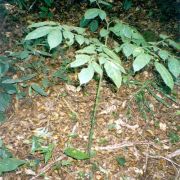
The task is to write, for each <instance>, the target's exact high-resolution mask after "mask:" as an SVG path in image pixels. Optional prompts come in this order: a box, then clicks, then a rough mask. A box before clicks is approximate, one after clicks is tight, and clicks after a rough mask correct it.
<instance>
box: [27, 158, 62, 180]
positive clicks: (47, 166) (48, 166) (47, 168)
mask: <svg viewBox="0 0 180 180" xmlns="http://www.w3.org/2000/svg"><path fill="white" fill-rule="evenodd" d="M65 157H66V155H62V156H60V157H59V158H57V159H56V160H55V161H53V162H51V163H49V164H47V165H46V166H45V167H43V168H42V169H41V170H40V172H39V173H38V174H37V175H36V176H34V177H32V178H31V179H30V180H36V178H38V177H39V176H41V174H43V173H45V172H47V171H48V170H49V169H50V168H51V167H52V166H54V164H56V163H57V162H58V161H61V160H62V159H64V158H65Z"/></svg>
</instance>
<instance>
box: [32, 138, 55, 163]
mask: <svg viewBox="0 0 180 180" xmlns="http://www.w3.org/2000/svg"><path fill="white" fill-rule="evenodd" d="M53 149H54V144H48V146H43V139H42V138H40V137H36V136H34V137H33V138H32V147H31V153H32V154H34V153H35V152H40V153H41V154H43V156H44V162H45V163H47V162H48V161H49V160H50V159H51V157H52V153H53Z"/></svg>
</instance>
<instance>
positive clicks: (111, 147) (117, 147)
mask: <svg viewBox="0 0 180 180" xmlns="http://www.w3.org/2000/svg"><path fill="white" fill-rule="evenodd" d="M150 144H152V143H150V142H143V141H140V142H122V143H120V144H114V145H109V146H104V147H95V148H94V149H95V150H97V151H112V150H116V149H120V148H124V147H129V146H135V145H150Z"/></svg>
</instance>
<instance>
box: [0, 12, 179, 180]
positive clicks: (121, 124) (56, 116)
mask: <svg viewBox="0 0 180 180" xmlns="http://www.w3.org/2000/svg"><path fill="white" fill-rule="evenodd" d="M82 11H83V10H82ZM72 12H76V10H73V9H72ZM133 12H134V11H133V10H132V13H133ZM141 14H142V12H141ZM145 14H146V12H144V16H143V14H142V18H141V19H140V18H139V14H138V13H137V14H136V11H135V12H134V14H133V16H132V17H131V18H130V19H129V20H128V21H130V22H131V21H132V22H136V23H134V24H138V27H139V28H144V27H146V28H147V29H152V27H154V31H155V32H162V31H165V30H166V31H168V29H170V31H171V28H172V26H173V27H176V26H177V25H176V23H175V22H169V23H167V24H166V26H162V24H161V23H159V22H157V21H154V22H153V20H152V19H151V20H149V19H148V18H147V16H145ZM74 15H75V14H74ZM80 15H81V13H80V14H77V16H80ZM120 16H124V17H120V18H122V19H123V18H125V17H126V14H124V15H123V14H121V15H120ZM70 19H71V17H70V18H68V15H67V20H68V23H69V24H71V23H72V24H75V23H76V20H77V18H76V17H74V19H75V21H74V20H72V21H70ZM137 20H138V21H137ZM1 21H2V20H1ZM23 21H24V20H23ZM61 21H63V20H61ZM11 23H12V20H11V18H9V19H8V21H6V22H5V25H4V27H3V28H4V31H6V30H7V27H9V28H10V29H9V30H8V31H9V32H10V38H9V39H8V40H7V44H8V46H5V47H2V48H1V50H0V52H3V51H4V50H6V49H7V48H8V49H9V48H12V47H13V43H9V42H10V41H11V40H10V39H12V37H15V36H16V35H17V34H16V32H15V31H14V30H12V29H11V28H12V27H15V26H17V24H16V23H15V24H14V25H15V26H13V25H12V24H11ZM21 24H22V22H20V25H21ZM23 25H24V24H23ZM18 27H23V26H18ZM18 32H19V31H18ZM20 32H22V28H21V31H20ZM21 36H22V33H20V37H21ZM17 39H18V37H17ZM12 41H13V42H15V41H14V40H12ZM144 76H145V74H144V73H141V74H140V75H138V77H136V78H137V79H143V78H144ZM147 78H148V76H147ZM136 91H138V88H137V87H136V86H131V87H127V86H123V87H122V88H120V90H119V91H118V92H114V91H113V89H112V88H111V87H110V85H109V84H108V83H107V82H106V81H104V82H103V86H102V92H101V94H102V96H101V99H100V106H99V109H98V115H97V125H96V129H95V136H94V144H93V149H94V150H96V155H95V156H94V158H92V160H91V162H92V164H93V169H91V164H89V162H88V161H77V160H73V159H72V158H68V157H63V160H69V161H70V162H71V163H70V165H69V166H61V167H60V168H56V169H55V168H54V167H51V168H49V169H48V171H47V172H46V173H45V176H44V177H37V178H35V179H45V177H48V178H49V179H63V180H64V179H67V180H69V179H90V177H89V174H90V172H93V175H94V179H97V180H98V179H112V180H116V179H149V180H151V179H168V180H171V179H175V178H176V179H178V176H179V175H178V170H179V169H178V166H177V165H175V164H174V163H177V164H179V163H180V158H179V156H176V155H175V156H173V155H172V154H171V153H173V152H175V151H176V150H178V148H179V144H178V143H174V144H173V143H171V142H170V139H169V133H170V132H176V133H179V125H180V124H179V116H178V115H176V111H177V110H178V109H179V103H173V102H172V101H169V103H170V104H171V105H172V107H171V108H166V107H165V106H163V105H162V104H160V103H159V102H157V101H156V100H155V99H154V98H152V97H151V96H147V98H148V100H149V101H150V103H151V106H152V109H154V116H152V115H151V114H148V119H147V120H146V121H145V120H144V119H143V118H142V117H141V115H140V113H139V111H138V107H137V104H136V103H135V102H134V100H133V99H132V97H133V96H132V95H133V94H134V93H135V92H136ZM175 92H176V93H177V99H179V95H180V94H178V93H179V89H178V87H176V88H175ZM48 93H49V96H48V97H40V96H35V97H27V98H25V99H22V100H14V104H13V107H12V109H11V110H10V111H9V119H8V120H7V121H6V122H5V123H4V124H2V125H1V126H0V137H1V138H2V140H3V141H4V143H5V145H6V146H7V147H8V148H9V149H10V150H11V151H12V153H13V154H14V155H15V156H16V157H19V158H21V159H27V160H33V159H40V160H42V161H41V163H40V165H39V166H38V167H36V168H34V169H33V170H32V171H33V172H35V173H36V175H37V174H39V173H42V172H43V171H42V168H43V167H44V166H46V165H45V164H44V163H43V157H42V156H41V155H40V154H38V153H36V154H34V155H31V154H30V151H31V140H32V136H33V135H35V131H36V130H37V128H42V127H43V128H47V129H48V131H49V132H50V133H52V134H51V136H50V137H49V138H48V139H47V140H46V141H47V143H52V142H53V143H54V144H56V145H55V149H54V151H53V157H52V159H51V160H50V162H49V163H48V164H50V163H51V162H53V161H56V159H57V158H58V157H61V156H63V155H62V154H63V150H64V149H65V147H67V146H68V145H70V144H71V145H72V146H73V147H75V148H78V149H81V150H86V149H87V142H88V132H89V127H90V122H89V121H90V120H89V119H90V113H91V110H92V108H93V104H94V100H95V95H96V81H92V82H91V83H90V84H89V85H87V86H86V87H85V88H83V89H81V90H80V91H79V89H77V88H76V87H75V86H73V85H68V84H66V83H60V84H59V85H56V86H53V87H51V88H50V89H49V90H48ZM130 99H132V100H131V106H130V112H131V115H132V116H131V118H128V116H127V109H128V108H127V107H128V102H129V101H130ZM74 114H76V116H74ZM169 154H171V156H168V155H169ZM172 156H173V157H172ZM117 157H123V158H124V159H125V161H126V162H125V164H124V166H120V165H119V164H118V163H117V161H116V158H117ZM170 157H172V158H170ZM48 164H47V166H48ZM29 169H31V168H30V167H29V166H23V167H22V168H20V169H19V170H18V171H17V172H12V173H6V174H5V175H4V176H3V179H8V180H9V179H31V178H32V177H33V176H32V174H33V173H32V172H29V171H28V170H29Z"/></svg>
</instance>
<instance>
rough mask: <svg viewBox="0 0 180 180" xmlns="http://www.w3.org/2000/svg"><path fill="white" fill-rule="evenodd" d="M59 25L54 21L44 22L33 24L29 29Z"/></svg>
mask: <svg viewBox="0 0 180 180" xmlns="http://www.w3.org/2000/svg"><path fill="white" fill-rule="evenodd" d="M55 25H58V23H56V22H53V21H44V22H38V23H33V24H31V25H30V26H28V28H38V27H41V26H55Z"/></svg>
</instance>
